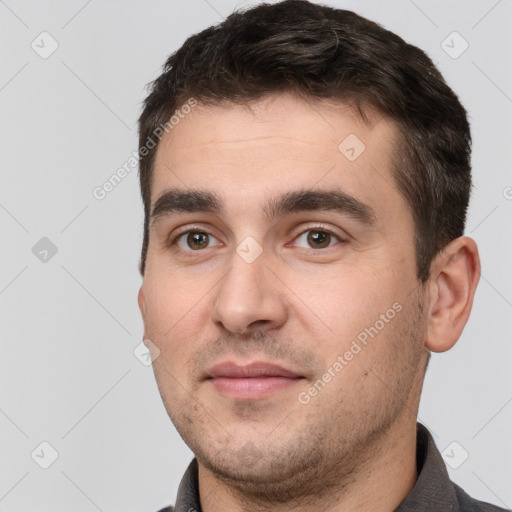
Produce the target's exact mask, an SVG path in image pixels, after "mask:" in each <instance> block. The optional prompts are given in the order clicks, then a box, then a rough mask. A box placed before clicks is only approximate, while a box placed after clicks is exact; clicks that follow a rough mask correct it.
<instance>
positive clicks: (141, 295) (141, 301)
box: [137, 285, 148, 340]
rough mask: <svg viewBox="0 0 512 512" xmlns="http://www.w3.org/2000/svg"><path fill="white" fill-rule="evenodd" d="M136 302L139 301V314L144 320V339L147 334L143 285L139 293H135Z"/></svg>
mask: <svg viewBox="0 0 512 512" xmlns="http://www.w3.org/2000/svg"><path fill="white" fill-rule="evenodd" d="M137 302H138V303H139V310H140V314H141V315H142V321H143V322H144V338H143V339H144V340H145V339H146V338H147V337H148V336H147V329H146V297H144V285H142V286H141V287H140V289H139V293H138V294H137Z"/></svg>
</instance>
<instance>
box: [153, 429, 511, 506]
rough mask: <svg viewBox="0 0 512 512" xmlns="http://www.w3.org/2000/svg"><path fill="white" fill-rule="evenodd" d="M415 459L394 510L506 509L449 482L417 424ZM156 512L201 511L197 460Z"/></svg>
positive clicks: (429, 438)
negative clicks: (414, 474) (411, 481)
mask: <svg viewBox="0 0 512 512" xmlns="http://www.w3.org/2000/svg"><path fill="white" fill-rule="evenodd" d="M416 460H417V465H418V474H419V475H418V480H416V484H415V485H414V487H413V488H412V490H411V492H410V493H409V494H408V495H407V497H406V498H405V500H404V501H403V502H402V503H401V505H400V506H399V507H398V508H397V509H396V510H395V512H499V511H502V512H503V511H505V509H503V508H499V507H496V506H495V505H491V504H489V503H484V502H483V501H477V500H474V499H473V498H471V497H470V496H469V495H468V494H466V493H465V492H464V491H463V490H462V489H461V488H460V487H459V486H458V485H456V484H454V483H453V482H452V481H450V477H449V476H448V472H447V470H446V466H445V464H444V461H443V458H442V457H441V454H440V453H439V450H438V449H437V447H436V445H435V443H434V440H433V439H432V436H431V434H430V432H429V431H428V430H427V429H426V428H425V427H424V426H423V425H422V424H421V423H418V428H417V447H416ZM159 512H202V510H201V505H200V503H199V484H198V480H197V460H196V459H193V460H192V462H191V463H190V465H189V466H188V468H187V471H186V472H185V475H184V476H183V478H182V480H181V483H180V486H179V489H178V496H177V498H176V505H175V507H174V508H173V507H166V508H164V509H161V510H160V511H159Z"/></svg>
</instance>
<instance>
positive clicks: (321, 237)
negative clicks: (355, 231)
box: [296, 229, 340, 249]
mask: <svg viewBox="0 0 512 512" xmlns="http://www.w3.org/2000/svg"><path fill="white" fill-rule="evenodd" d="M296 240H297V242H300V241H302V244H304V243H305V244H306V246H304V245H301V244H300V243H299V244H297V245H299V247H303V248H304V249H325V248H327V247H330V246H331V245H334V243H336V242H339V241H340V239H339V238H338V237H337V236H336V235H334V234H332V233H329V231H325V230H322V229H309V230H307V231H304V233H302V234H301V235H299V236H298V237H297V239H296Z"/></svg>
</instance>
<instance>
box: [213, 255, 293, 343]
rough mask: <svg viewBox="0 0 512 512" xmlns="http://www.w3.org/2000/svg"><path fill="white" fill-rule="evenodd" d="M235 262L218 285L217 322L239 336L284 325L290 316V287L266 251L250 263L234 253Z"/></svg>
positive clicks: (215, 303) (216, 300)
mask: <svg viewBox="0 0 512 512" xmlns="http://www.w3.org/2000/svg"><path fill="white" fill-rule="evenodd" d="M231 262H232V265H231V267H230V270H229V271H228V272H227V273H226V274H225V276H224V277H223V278H222V279H221V281H220V283H219V285H218V288H216V293H217V295H216V297H215V302H214V305H213V308H212V318H213V321H214V323H216V324H217V325H220V326H221V327H223V328H224V329H226V330H228V331H230V332H232V333H236V334H239V335H241V334H250V333H252V332H254V331H257V330H261V329H263V330H272V329H276V328H278V327H280V326H281V325H282V324H283V323H284V322H285V321H286V316H287V307H286V301H285V288H286V287H285V285H284V284H283V282H282V281H281V280H280V279H278V278H277V277H276V272H275V270H273V269H271V268H270V267H269V261H268V259H267V258H266V255H265V253H262V254H261V255H260V256H259V257H258V258H257V259H256V260H255V261H253V262H251V263H248V262H247V261H245V260H244V259H243V258H242V257H240V255H239V254H238V253H236V252H234V253H233V256H232V258H231Z"/></svg>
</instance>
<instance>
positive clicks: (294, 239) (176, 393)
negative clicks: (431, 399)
mask: <svg viewBox="0 0 512 512" xmlns="http://www.w3.org/2000/svg"><path fill="white" fill-rule="evenodd" d="M372 117H373V122H372V123H371V124H370V125H366V124H364V123H363V122H362V121H361V120H360V118H359V117H358V116H357V115H356V114H355V113H354V111H353V110H352V109H350V108H348V107H343V106H338V108H337V110H335V109H334V108H332V106H331V107H329V106H327V105H326V104H322V103H320V102H318V101H314V100H311V101H310V102H305V101H303V100H300V99H297V98H295V97H293V96H290V95H279V96H277V97H275V98H274V99H273V100H270V99H268V98H267V99H265V100H261V101H258V102H257V103H255V104H254V105H253V106H252V107H251V108H243V107H241V106H236V105H234V104H226V105H224V106H215V107H208V108H207V107H204V106H201V105H199V106H197V107H195V108H194V109H192V112H191V113H190V114H188V115H187V116H186V117H185V118H184V119H182V120H181V121H180V123H179V125H177V126H176V127H175V128H174V129H173V130H172V131H171V132H170V133H169V134H168V135H166V136H165V137H164V138H163V139H162V141H161V142H160V147H159V149H158V153H157V156H156V161H155V169H154V176H153V182H152V207H154V206H157V211H156V212H155V213H158V215H156V216H155V217H154V219H152V224H151V229H150V238H149V247H148V253H147V262H146V270H145V276H144V283H143V286H142V288H141V292H140V294H139V303H140V306H141V311H142V314H143V318H144V325H145V338H146V339H149V340H150V341H151V343H152V344H154V345H156V347H158V349H159V351H160V354H159V356H158V357H157V358H156V359H155V361H154V363H153V364H154V371H155V376H156V380H157V383H158V386H159V389H160V393H161V396H162V398H163V401H164V404H165V407H166V409H167V411H168V413H169V415H170V417H171V419H172V420H173V422H174V424H175V425H176V428H177V429H178V431H179V432H180V434H181V435H182V437H183V438H184V440H185V441H186V443H187V444H188V445H189V446H190V447H191V449H192V450H193V451H194V453H195V454H196V456H197V458H198V461H199V462H200V464H201V465H203V466H204V467H205V468H207V469H208V470H209V471H212V472H213V473H214V474H216V475H217V476H219V477H221V478H224V479H227V480H229V481H231V482H235V483H236V484H235V485H239V486H240V487H243V486H251V485H255V486H257V485H258V484H261V483H267V484H270V482H273V485H276V486H279V485H280V482H281V483H282V485H283V487H282V489H291V486H292V483H293V485H295V486H298V485H301V486H302V487H304V488H305V487H307V485H308V482H313V481H314V478H315V476H319V475H325V474H326V472H329V471H331V472H332V471H333V470H334V469H336V470H339V471H343V472H348V471H350V470H353V469H354V467H355V466H356V465H357V462H358V461H360V460H361V459H362V458H364V457H365V453H367V451H369V450H370V449H371V446H372V443H373V442H374V441H375V440H377V439H379V438H381V436H383V435H385V433H386V432H389V427H390V426H392V425H397V424H399V423H401V424H402V423H403V422H404V421H405V419H404V418H406V417H407V418H408V420H407V421H415V413H416V407H417V401H418V397H419V392H420V388H421V380H422V377H423V369H424V368H423V366H422V364H421V363H422V362H424V361H425V357H426V352H425V350H424V348H423V341H424V333H425V328H426V324H425V312H424V310H423V311H422V307H421V305H422V303H423V302H424V299H425V296H424V294H425V290H424V288H423V287H422V286H420V285H419V282H418V281H417V279H416V265H415V252H414V227H413V220H412V215H411V211H410V208H409V207H408V205H407V204H406V202H405V200H404V199H403V197H402V196H401V195H400V193H399V192H398V191H397V188H396V185H395V182H394V180H393V177H392V174H391V168H392V147H393V140H394V137H395V135H396V133H395V128H394V125H393V124H392V123H391V122H390V121H388V120H386V119H380V120H379V116H378V115H377V114H375V115H374V116H372ZM372 117H371V118H370V121H371V120H372ZM347 137H349V138H348V139H346V138H347ZM355 137H357V138H355ZM345 139H346V140H345ZM358 139H359V141H358ZM343 141H344V142H343ZM361 142H362V143H364V145H365V149H364V151H362V149H363V146H362V145H361ZM340 143H341V145H340ZM361 151H362V152H361ZM170 191H173V193H174V196H173V199H172V200H171V201H164V200H160V201H159V198H161V197H162V196H163V195H164V194H165V193H168V192H170ZM195 192H201V194H200V195H199V196H198V195H194V193H195ZM179 193H184V194H185V195H183V196H179ZM300 193H302V195H301V194H300ZM208 194H211V195H213V196H214V198H216V199H217V203H216V204H214V201H208V200H207V198H208V197H207V196H208ZM336 194H337V195H336ZM283 197H284V200H283ZM216 207H218V208H216ZM336 363H338V364H336ZM269 365H277V366H279V367H280V368H281V369H280V370H279V369H276V368H275V367H271V366H269ZM247 367H248V368H247ZM283 370H284V371H283ZM276 488H277V487H276Z"/></svg>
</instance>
